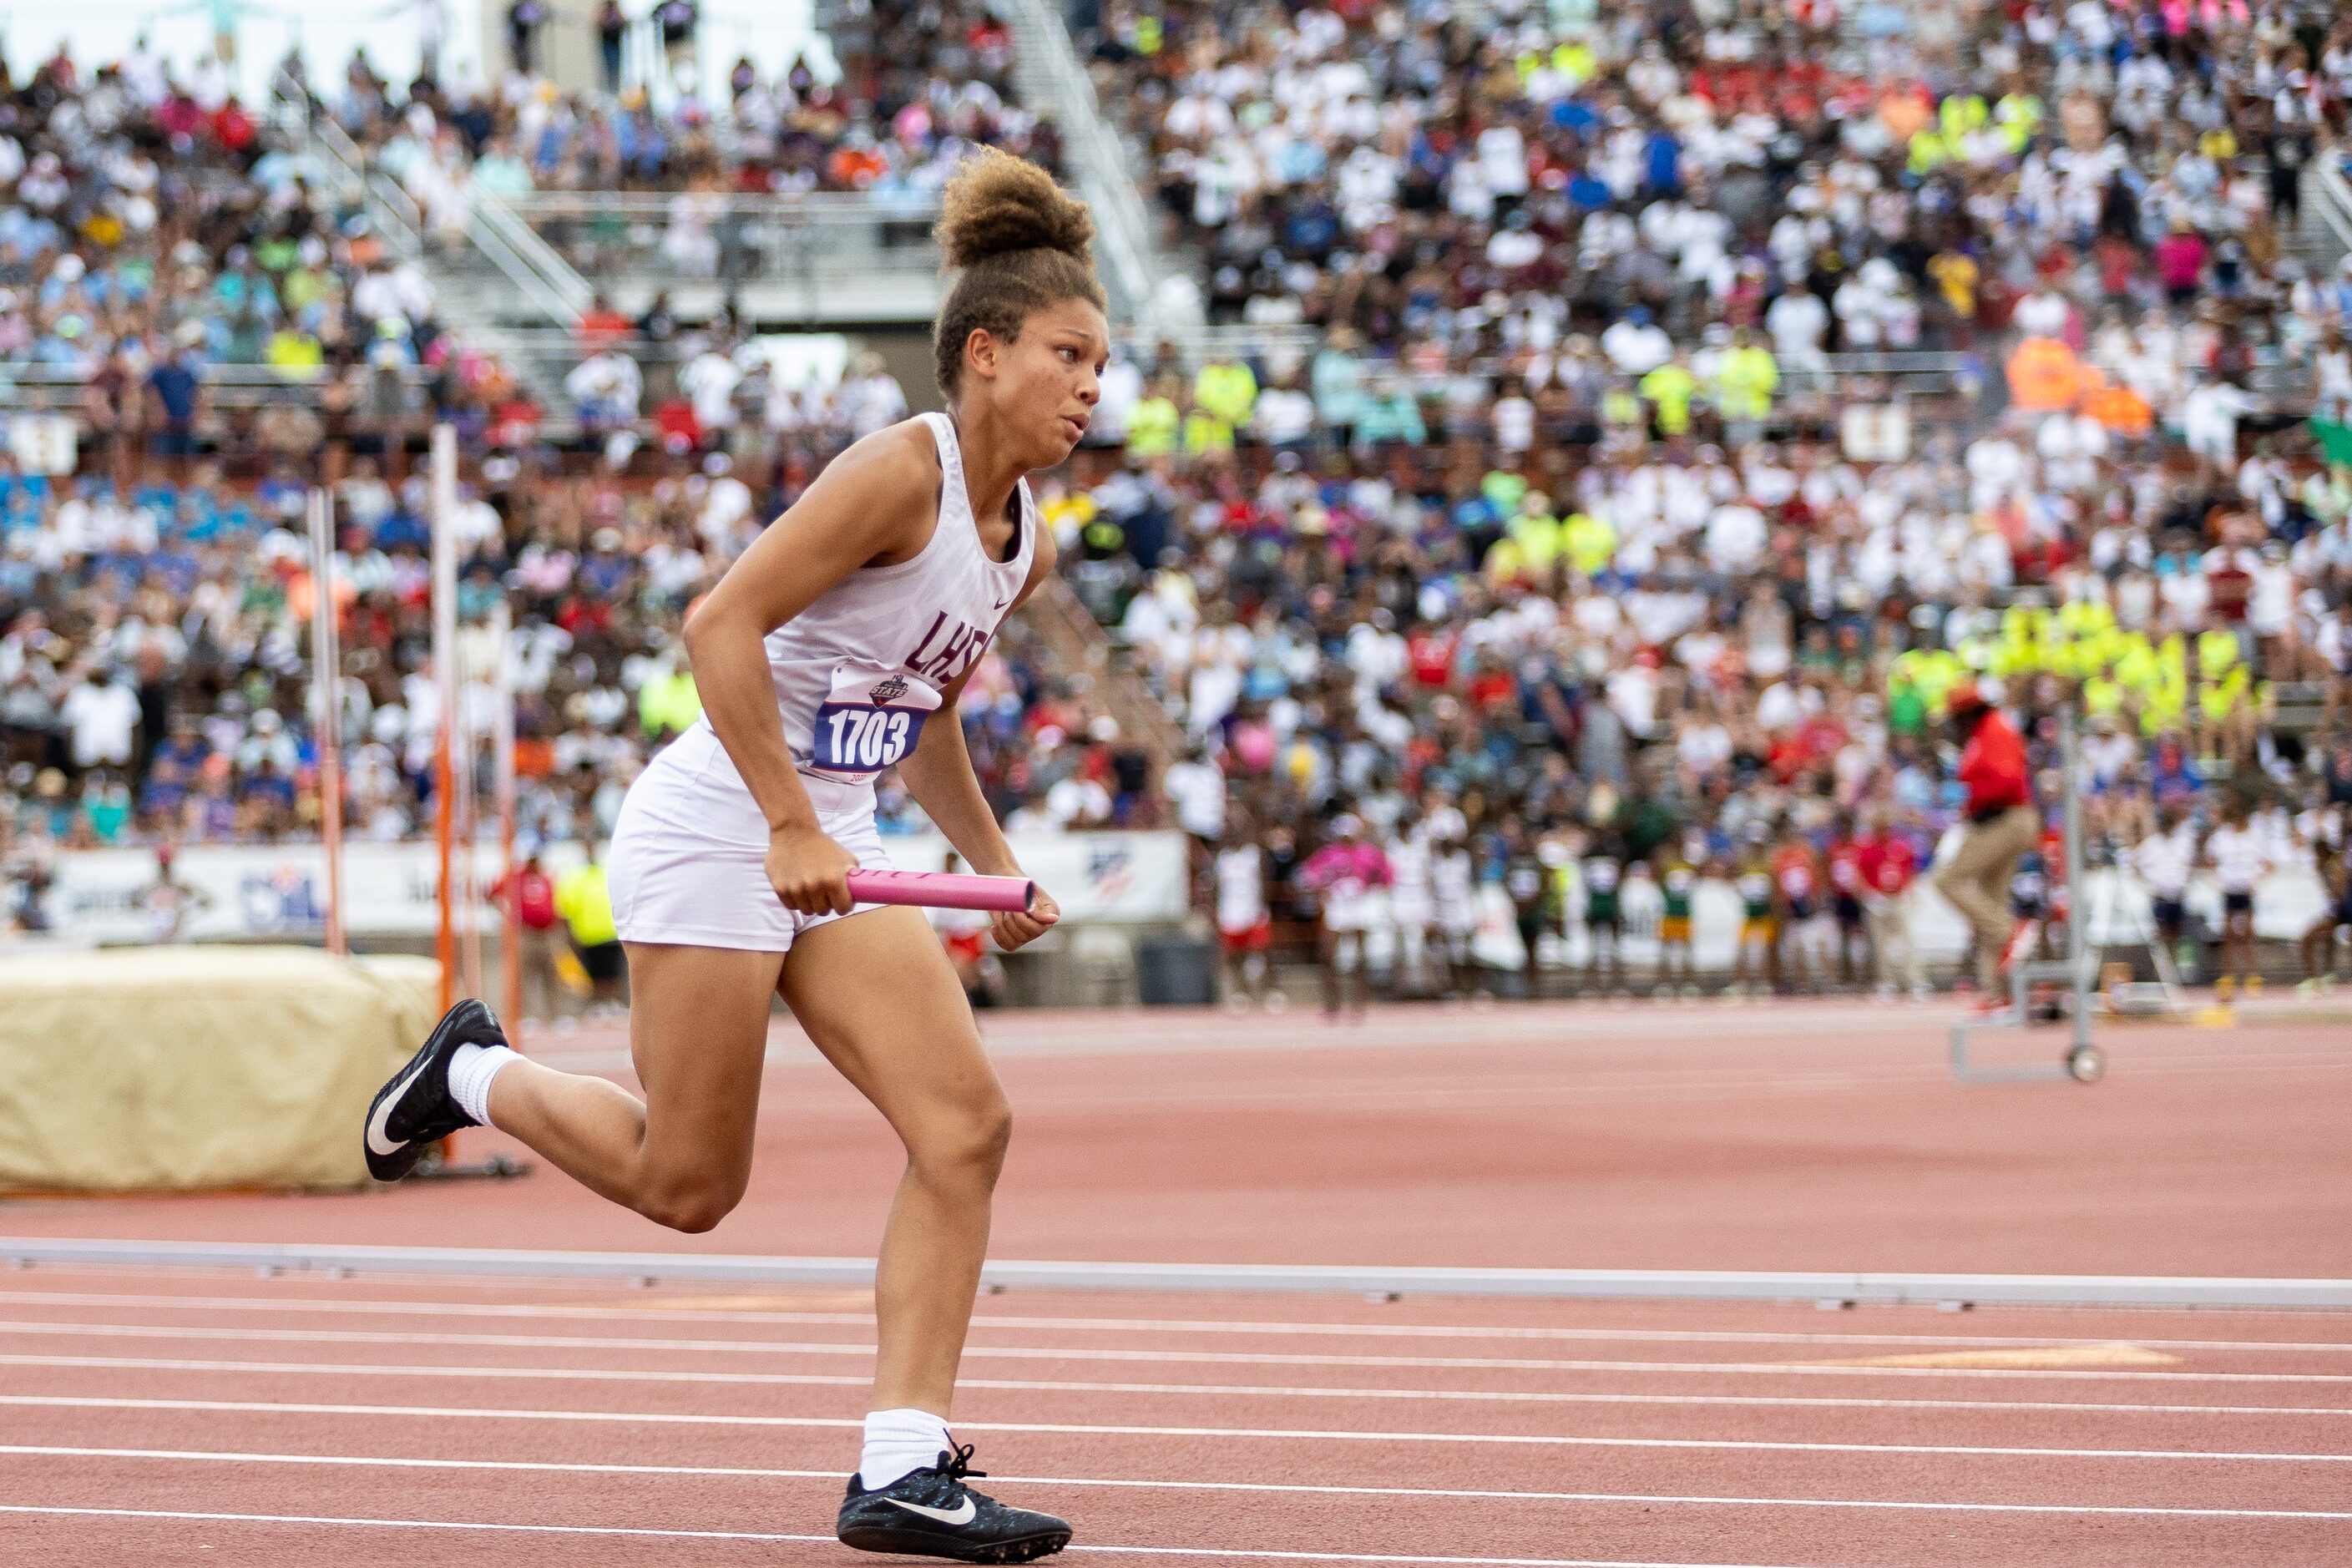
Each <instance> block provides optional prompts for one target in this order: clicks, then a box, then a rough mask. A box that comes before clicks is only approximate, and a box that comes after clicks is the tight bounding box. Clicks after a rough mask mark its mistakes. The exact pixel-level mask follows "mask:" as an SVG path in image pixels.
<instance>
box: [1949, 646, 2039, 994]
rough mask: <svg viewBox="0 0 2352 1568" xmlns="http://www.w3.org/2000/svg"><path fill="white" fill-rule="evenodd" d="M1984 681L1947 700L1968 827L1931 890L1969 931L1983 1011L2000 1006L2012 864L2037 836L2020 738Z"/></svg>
mask: <svg viewBox="0 0 2352 1568" xmlns="http://www.w3.org/2000/svg"><path fill="white" fill-rule="evenodd" d="M1998 696H1999V691H1998V689H1997V688H1991V687H1990V683H1989V682H1988V683H1987V684H1986V686H1985V687H1979V685H1978V684H1977V683H1976V682H1973V681H1967V680H1964V681H1961V682H1960V683H1959V684H1958V686H1956V687H1954V688H1953V689H1952V693H1951V697H1950V704H1951V715H1952V727H1953V729H1954V730H1956V731H1958V734H1959V738H1960V743H1961V751H1960V782H1961V783H1962V784H1965V785H1967V786H1968V792H1969V805H1968V814H1969V821H1968V826H1967V828H1966V829H1965V830H1964V831H1963V833H1962V835H1961V838H1960V847H1959V849H1958V853H1956V854H1954V855H1953V857H1952V858H1951V859H1950V860H1949V861H1948V862H1947V863H1946V864H1945V865H1944V866H1943V868H1941V869H1939V870H1937V873H1936V877H1935V882H1936V890H1937V892H1939V893H1941V894H1943V895H1944V897H1946V898H1947V899H1949V900H1951V901H1952V907H1953V908H1954V909H1956V910H1959V911H1960V914H1961V916H1962V917H1963V918H1964V919H1966V920H1967V921H1968V922H1969V928H1970V929H1971V930H1973V931H1975V932H1976V939H1977V941H1976V948H1977V989H1978V992H1979V995H1980V996H1981V998H1982V1000H1981V1001H1980V1002H1979V1004H1978V1005H1979V1006H1980V1007H1982V1008H1984V1009H1985V1010H1986V1011H1988V1012H1992V1011H1997V1010H1999V1009H2000V1008H2001V1007H2003V1006H2005V1005H2007V1004H2006V1002H2005V1001H2004V1000H2003V999H2002V997H2001V995H2000V976H2001V971H2002V970H2003V969H2004V968H2005V967H2007V962H2006V961H2007V953H2006V949H2007V948H2008V945H2009V939H2010V935H2011V928H2012V925H2013V923H2014V922H2013V921H2011V918H2010V912H2009V883H2010V879H2011V877H2013V876H2015V875H2016V874H2017V863H2018V861H2020V860H2021V859H2023V858H2024V857H2025V852H2026V851H2027V850H2029V849H2031V848H2032V847H2033V846H2034V845H2035V844H2036V843H2037V842H2038V841H2039V840H2040V838H2041V836H2042V819H2041V817H2040V816H2037V815H2036V814H2035V812H2034V809H2033V790H2032V784H2031V783H2030V782H2029V780H2028V777H2027V773H2026V766H2025V742H2024V741H2023V740H2021V738H2020V737H2019V735H2018V733H2017V727H2016V726H2015V725H2013V724H2011V722H2010V721H2009V718H2008V716H2007V715H2006V714H2004V713H2002V712H2001V710H2000V709H1999V708H1997V707H1995V706H1993V700H1996V699H1997V698H1998Z"/></svg>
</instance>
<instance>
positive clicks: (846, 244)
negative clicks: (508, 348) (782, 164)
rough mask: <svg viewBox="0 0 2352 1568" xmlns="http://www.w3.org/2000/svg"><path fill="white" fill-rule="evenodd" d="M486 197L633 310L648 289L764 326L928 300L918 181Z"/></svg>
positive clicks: (924, 194)
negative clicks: (881, 185) (856, 188)
mask: <svg viewBox="0 0 2352 1568" xmlns="http://www.w3.org/2000/svg"><path fill="white" fill-rule="evenodd" d="M495 205H496V206H497V208H498V210H499V213H500V214H501V215H502V216H503V217H504V218H505V219H507V220H508V221H510V222H511V223H512V224H513V225H514V226H516V227H517V228H518V229H520V231H521V232H522V233H523V234H524V235H527V236H529V237H530V240H531V242H532V243H534V244H535V245H537V246H540V247H543V248H544V249H545V251H546V252H547V254H549V255H550V256H552V257H554V258H557V259H558V260H560V261H561V262H562V263H563V265H564V266H565V268H566V269H567V270H568V271H569V272H571V274H572V276H574V277H576V278H579V279H583V281H584V282H585V283H586V284H587V285H588V286H589V287H591V288H593V289H596V290H598V291H600V292H602V293H604V295H606V296H607V297H608V298H609V299H610V300H612V301H613V303H614V305H615V306H617V307H618V308H619V309H621V310H625V311H629V312H631V313H633V314H634V313H635V312H637V311H641V310H644V309H645V308H646V305H648V304H650V302H651V301H652V299H653V297H654V296H655V295H656V294H667V295H669V296H670V297H671V301H672V304H673V307H674V308H676V309H677V310H678V311H679V313H681V314H683V315H686V316H689V317H690V316H697V315H705V314H708V313H709V311H710V310H712V309H714V308H716V307H717V306H719V305H721V304H724V305H727V306H729V307H730V309H732V310H734V311H735V312H736V313H737V315H738V316H739V317H740V318H742V319H745V320H748V321H757V322H760V323H761V324H764V325H782V324H785V323H795V322H796V323H802V324H806V325H812V326H814V325H823V324H833V323H839V322H845V321H873V322H879V321H894V322H916V321H928V320H929V318H930V317H931V315H932V314H933V312H934V311H935V310H937V308H938V304H939V297H940V296H939V267H940V257H939V247H937V246H936V245H934V244H933V243H932V241H931V234H930V231H931V224H932V222H933V220H934V219H936V218H937V216H939V199H938V196H937V195H936V194H935V193H932V192H929V191H921V190H910V189H893V190H877V191H865V192H848V191H844V192H809V193H805V194H778V195H728V194H722V193H720V192H717V191H681V192H675V193H671V192H635V191H534V192H531V193H530V194H528V195H520V196H513V197H509V198H507V199H506V200H504V201H501V202H497V203H495Z"/></svg>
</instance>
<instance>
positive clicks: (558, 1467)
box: [0, 1443, 2352, 1521]
mask: <svg viewBox="0 0 2352 1568" xmlns="http://www.w3.org/2000/svg"><path fill="white" fill-rule="evenodd" d="M10 1455H14V1456H18V1457H22V1458H70V1459H163V1460H166V1461H170V1462H172V1463H175V1464H196V1463H211V1464H227V1465H317V1466H326V1467H354V1468H370V1469H377V1468H380V1469H415V1470H521V1471H544V1472H549V1473H552V1474H557V1475H584V1476H691V1477H698V1478H709V1479H743V1480H778V1481H824V1482H826V1483H827V1484H833V1483H836V1482H838V1481H839V1480H840V1479H841V1472H840V1471H839V1470H776V1469H757V1468H740V1467H735V1466H726V1465H595V1464H585V1463H580V1462H559V1461H554V1460H540V1459H442V1458H380V1457H377V1456H373V1455H355V1454H270V1453H245V1452H236V1451H222V1450H218V1449H209V1448H87V1447H67V1446H62V1445H53V1444H31V1443H9V1444H0V1457H5V1456H10ZM989 1481H990V1483H991V1484H992V1485H994V1486H999V1487H1105V1488H1110V1489H1123V1490H1134V1491H1186V1492H1272V1493H1306V1494H1309V1495H1312V1496H1316V1497H1370V1498H1459V1499H1467V1500H1473V1501H1481V1502H1483V1501H1490V1500H1502V1501H1508V1502H1595V1503H1639V1504H1642V1505H1644V1506H1688V1507H1699V1508H1822V1509H1880V1510H1895V1511H1908V1512H1933V1513H2057V1514H2118V1515H2126V1516H2129V1517H2133V1518H2154V1519H2300V1520H2320V1521H2352V1513H2336V1512H2330V1511H2327V1510H2323V1509H2267V1508H2133V1507H2127V1506H2123V1505H2119V1504H2112V1503H2079V1504H2077V1503H2036V1502H1914V1501H1908V1500H1893V1499H1885V1500H1882V1499H1875V1498H1872V1499H1860V1498H1782V1497H1708V1496H1685V1495H1681V1494H1676V1493H1659V1492H1527V1491H1493V1490H1476V1489H1468V1488H1457V1487H1341V1486H1307V1485H1305V1484H1303V1483H1300V1482H1281V1481H1147V1480H1129V1479H1120V1478H1111V1477H1101V1476H1086V1477H1077V1476H1004V1475H994V1474H992V1475H991V1476H990V1477H989Z"/></svg>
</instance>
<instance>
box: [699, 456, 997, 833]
mask: <svg viewBox="0 0 2352 1568" xmlns="http://www.w3.org/2000/svg"><path fill="white" fill-rule="evenodd" d="M918 417H919V418H920V419H921V420H922V422H923V424H924V425H925V426H928V427H929V430H930V432H931V439H932V441H933V442H934V443H935V444H936V445H937V446H938V447H939V455H940V520H939V524H938V526H937V527H935V528H933V529H932V530H931V537H930V541H929V542H928V543H926V544H925V545H924V546H923V548H922V550H921V552H919V554H917V555H916V556H915V558H914V559H913V560H911V561H902V562H900V563H898V564H897V565H895V566H866V567H861V568H859V569H858V570H857V571H855V572H852V573H851V574H849V575H848V576H846V577H845V578H843V579H842V580H841V581H840V582H838V583H836V584H834V585H833V586H832V587H831V588H828V589H827V590H825V592H824V595H823V596H821V597H820V598H819V599H818V600H817V601H816V603H814V604H813V605H810V606H809V607H808V608H807V609H805V610H803V611H802V612H801V613H800V614H799V615H797V616H793V618H792V619H791V620H789V621H786V622H785V623H784V624H783V625H782V626H778V627H777V628H776V629H775V630H774V631H772V632H770V633H769V634H768V637H767V643H766V647H767V652H768V670H769V674H770V676H771V677H772V679H773V680H774V681H775V686H776V706H777V707H778V709H779V710H782V715H783V721H784V744H785V745H786V746H787V747H788V748H790V750H791V752H792V753H793V763H794V764H795V765H797V766H798V767H799V768H800V770H801V772H802V773H807V774H811V775H813V776H814V777H817V778H820V779H827V780H831V781H833V782H835V783H838V784H851V785H862V786H864V787H865V788H866V789H867V790H871V789H872V787H873V783H874V779H875V776H876V775H877V774H878V773H881V772H882V771H883V770H884V769H885V768H888V767H891V766H894V765H895V764H897V763H899V762H900V761H902V760H903V759H904V758H905V757H906V755H907V753H908V752H910V751H912V750H913V749H914V745H915V741H916V739H917V737H918V736H919V735H920V734H921V733H922V728H923V723H924V721H926V720H927V719H929V718H930V717H931V716H932V715H933V714H934V713H936V712H937V711H938V710H939V707H940V690H941V689H943V688H944V687H946V686H947V685H948V683H949V682H950V681H952V680H954V679H956V677H958V676H960V675H961V674H962V673H963V672H964V671H965V670H967V669H969V668H971V667H972V666H973V665H974V664H976V663H978V662H979V660H980V656H981V655H982V652H984V651H985V650H986V649H987V647H988V644H989V641H990V639H991V638H992V637H995V635H996V628H997V626H998V624H999V623H1000V622H1002V621H1003V618H1004V612H1005V611H1006V610H1007V609H1008V608H1010V607H1011V605H1012V604H1013V598H1014V596H1015V595H1018V594H1019V593H1020V592H1021V586H1022V584H1024V583H1026V582H1027V581H1028V580H1029V564H1030V563H1031V562H1032V561H1033V560H1034V559H1035V556H1036V550H1037V509H1036V506H1035V503H1034V501H1033V500H1031V498H1030V495H1029V481H1028V480H1026V479H1024V480H1022V481H1021V482H1020V485H1019V487H1018V489H1016V491H1015V494H1016V495H1017V496H1018V498H1019V501H1020V521H1018V522H1017V523H1016V524H1015V531H1014V536H1013V546H1014V548H1013V559H1011V560H1010V561H1002V562H1000V561H996V560H992V558H991V557H990V556H989V553H988V552H987V550H986V549H985V548H984V547H983V546H982V544H981V542H980V529H979V527H978V526H977V524H976V523H975V522H974V521H973V519H972V515H971V492H970V491H969V490H968V489H965V487H964V475H963V457H962V454H961V451H960V450H959V449H958V448H957V446H956V434H955V424H954V422H953V421H952V420H950V419H949V418H948V416H946V415H944V414H924V415H919V416H918ZM954 721H955V720H954V716H953V715H952V714H950V715H948V716H947V717H946V718H945V719H944V720H943V722H948V723H952V722H954ZM709 724H710V721H709V719H708V718H705V719H703V720H701V721H698V728H700V729H704V730H708V729H709ZM711 738H712V739H713V740H715V739H716V737H715V736H713V737H711Z"/></svg>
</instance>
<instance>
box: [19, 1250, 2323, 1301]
mask: <svg viewBox="0 0 2352 1568" xmlns="http://www.w3.org/2000/svg"><path fill="white" fill-rule="evenodd" d="M37 1264H51V1265H61V1266H65V1267H68V1268H238V1269H249V1270H252V1271H254V1272H256V1273H258V1274H261V1275H263V1276H265V1277H268V1276H276V1275H279V1274H287V1273H294V1272H299V1271H310V1270H315V1271H318V1272H321V1273H324V1274H327V1275H329V1276H331V1277H337V1278H341V1277H344V1276H348V1275H352V1274H356V1273H361V1272H366V1273H371V1274H410V1275H442V1276H451V1275H454V1276H470V1277H477V1278H483V1277H487V1278H503V1279H604V1280H614V1281H618V1282H621V1283H624V1284H634V1285H652V1284H656V1283H661V1284H667V1285H690V1284H719V1283H733V1284H743V1283H760V1284H772V1285H849V1286H870V1285H872V1284H873V1283H874V1260H873V1259H872V1258H763V1257H758V1256H753V1255H748V1254H740V1253H735V1254H730V1253H707V1252H703V1253H697V1252H555V1251H540V1250H535V1249H505V1248H496V1247H347V1246H342V1245H339V1244H333V1243H330V1244H327V1245H323V1246H319V1247H305V1246H300V1245H298V1244H291V1243H277V1242H234V1241H231V1242H222V1241H121V1240H111V1239H109V1240H89V1239H82V1238H79V1237H0V1267H6V1268H32V1267H34V1266H35V1265H37ZM980 1281H981V1289H983V1290H988V1291H996V1290H1005V1289H1014V1288H1016V1287H1017V1288H1020V1289H1037V1290H1153V1291H1175V1292H1196V1291H1198V1292H1218V1293H1222V1292H1246V1293H1260V1292H1268V1291H1274V1292H1324V1293H1330V1294H1346V1295H1365V1296H1372V1297H1378V1298H1381V1299H1383V1300H1392V1299H1396V1298H1400V1297H1404V1296H1498V1297H1499V1296H1507V1297H1521V1298H1531V1299H1538V1300H1586V1301H1627V1300H1632V1301H1640V1300H1653V1301H1656V1300H1679V1301H1782V1302H1787V1301H1797V1302H1813V1303H1816V1304H1818V1305H1821V1306H1824V1307H1851V1306H1860V1305H1865V1304H1867V1305H1876V1306H1897V1305H1908V1306H1935V1307H1965V1306H1978V1305H1983V1306H1996V1305H1999V1306H2038V1307H2168V1308H2189V1307H2216V1308H2247V1309H2252V1308H2263V1309H2273V1308H2284V1309H2299V1310H2347V1309H2352V1279H2220V1278H2196V1277H2163V1276H2134V1275H2096V1274H2085V1275H2070V1274H1864V1273H1849V1272H1844V1271H1822V1272H1811V1271H1796V1270H1790V1271H1781V1270H1777V1269H1769V1270H1768V1269H1717V1268H1705V1269H1679V1268H1416V1267H1409V1266H1398V1267H1383V1266H1380V1265H1364V1266H1360V1267H1359V1266H1349V1265H1328V1264H1257V1263H1056V1262H1023V1261H1015V1260H1012V1259H1004V1258H997V1259H992V1260H991V1261H990V1262H988V1263H987V1264H986V1265H984V1266H983V1267H982V1270H981V1277H980Z"/></svg>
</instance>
